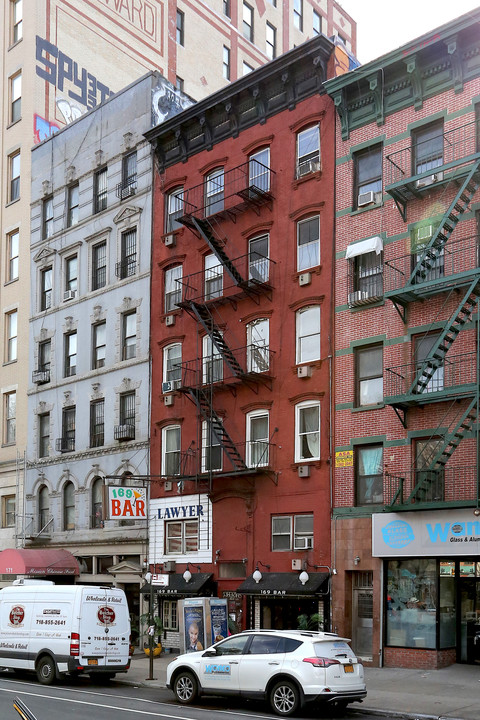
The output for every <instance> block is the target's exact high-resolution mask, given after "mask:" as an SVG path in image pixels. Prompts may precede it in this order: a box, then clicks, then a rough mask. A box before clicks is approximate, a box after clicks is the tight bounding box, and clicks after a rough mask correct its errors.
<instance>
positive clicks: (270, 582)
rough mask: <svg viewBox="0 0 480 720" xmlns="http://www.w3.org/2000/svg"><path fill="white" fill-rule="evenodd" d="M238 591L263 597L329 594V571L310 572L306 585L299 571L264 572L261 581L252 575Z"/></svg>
mask: <svg viewBox="0 0 480 720" xmlns="http://www.w3.org/2000/svg"><path fill="white" fill-rule="evenodd" d="M237 592H239V593H243V594H244V595H261V596H262V597H265V598H268V597H280V598H281V597H306V596H310V597H312V596H317V597H318V596H319V595H327V594H328V573H308V580H307V582H306V583H305V585H302V583H301V582H300V580H299V573H270V572H265V573H262V579H261V580H260V582H258V583H257V582H255V580H254V579H253V576H252V575H250V577H248V578H247V579H246V580H244V581H243V583H242V584H241V585H240V587H239V588H238V589H237Z"/></svg>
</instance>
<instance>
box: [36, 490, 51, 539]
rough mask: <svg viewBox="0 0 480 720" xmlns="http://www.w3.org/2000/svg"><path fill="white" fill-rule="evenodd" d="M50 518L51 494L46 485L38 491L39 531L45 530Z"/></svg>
mask: <svg viewBox="0 0 480 720" xmlns="http://www.w3.org/2000/svg"><path fill="white" fill-rule="evenodd" d="M49 520H50V496H49V494H48V488H47V486H46V485H42V486H41V488H40V490H39V491H38V532H39V533H41V532H45V530H46V529H47V525H48V522H49Z"/></svg>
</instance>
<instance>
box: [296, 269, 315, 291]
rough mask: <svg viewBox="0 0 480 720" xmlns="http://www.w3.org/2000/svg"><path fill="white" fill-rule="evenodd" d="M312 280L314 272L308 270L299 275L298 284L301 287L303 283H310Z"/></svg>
mask: <svg viewBox="0 0 480 720" xmlns="http://www.w3.org/2000/svg"><path fill="white" fill-rule="evenodd" d="M311 282H312V273H309V272H306V273H302V274H301V275H299V276H298V284H299V285H300V287H302V286H303V285H310V283H311Z"/></svg>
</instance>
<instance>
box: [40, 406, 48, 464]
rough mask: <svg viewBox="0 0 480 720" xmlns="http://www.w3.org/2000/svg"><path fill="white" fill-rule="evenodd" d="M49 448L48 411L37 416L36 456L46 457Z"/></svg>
mask: <svg viewBox="0 0 480 720" xmlns="http://www.w3.org/2000/svg"><path fill="white" fill-rule="evenodd" d="M49 450H50V413H42V414H41V415H39V416H38V457H41V458H42V457H48V453H49Z"/></svg>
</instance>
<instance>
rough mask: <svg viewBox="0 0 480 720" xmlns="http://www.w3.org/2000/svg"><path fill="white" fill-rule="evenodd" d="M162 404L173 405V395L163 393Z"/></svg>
mask: <svg viewBox="0 0 480 720" xmlns="http://www.w3.org/2000/svg"><path fill="white" fill-rule="evenodd" d="M163 404H164V405H165V406H166V407H170V406H171V405H173V395H165V397H164V398H163Z"/></svg>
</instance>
